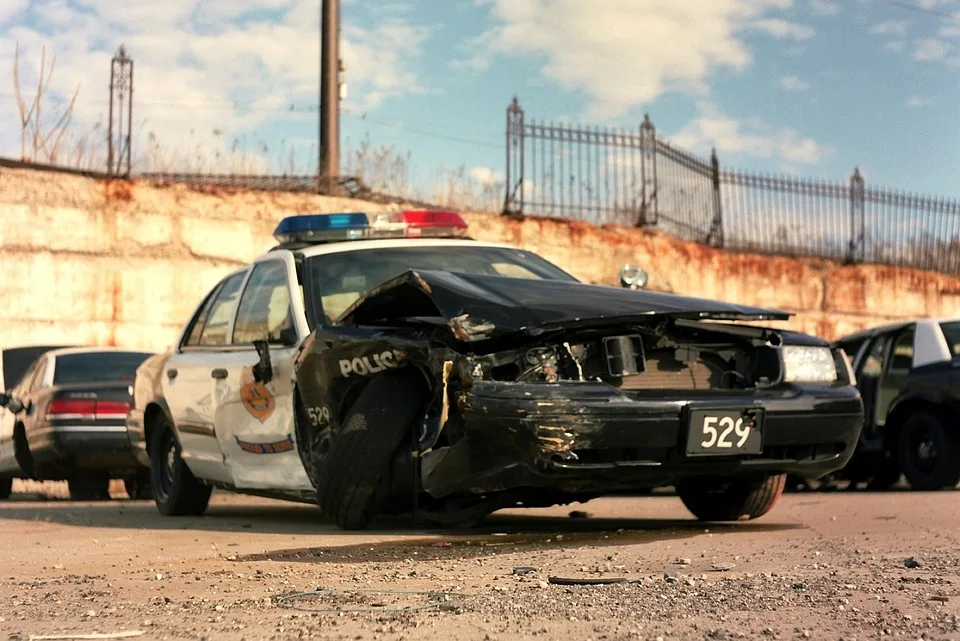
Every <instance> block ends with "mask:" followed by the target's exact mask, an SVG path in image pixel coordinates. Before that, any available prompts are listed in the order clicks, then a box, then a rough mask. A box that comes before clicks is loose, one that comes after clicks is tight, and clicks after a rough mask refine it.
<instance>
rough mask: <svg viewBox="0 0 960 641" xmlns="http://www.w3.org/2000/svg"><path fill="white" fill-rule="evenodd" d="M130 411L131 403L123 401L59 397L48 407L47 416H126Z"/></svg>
mask: <svg viewBox="0 0 960 641" xmlns="http://www.w3.org/2000/svg"><path fill="white" fill-rule="evenodd" d="M128 412H130V404H129V403H124V402H123V401H97V400H88V399H78V398H58V399H56V400H54V401H53V402H52V403H50V407H48V408H47V418H52V419H60V420H63V419H106V418H126V417H127V413H128Z"/></svg>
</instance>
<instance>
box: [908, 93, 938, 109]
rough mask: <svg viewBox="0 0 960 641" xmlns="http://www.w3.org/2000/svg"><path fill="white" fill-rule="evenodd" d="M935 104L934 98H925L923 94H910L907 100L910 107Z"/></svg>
mask: <svg viewBox="0 0 960 641" xmlns="http://www.w3.org/2000/svg"><path fill="white" fill-rule="evenodd" d="M933 104H934V100H933V99H932V98H924V97H923V96H910V98H909V99H908V100H907V106H908V107H929V106H931V105H933Z"/></svg>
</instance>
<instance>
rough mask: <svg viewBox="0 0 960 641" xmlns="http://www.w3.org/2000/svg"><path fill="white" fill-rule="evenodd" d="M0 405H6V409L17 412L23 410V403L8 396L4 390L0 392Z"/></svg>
mask: <svg viewBox="0 0 960 641" xmlns="http://www.w3.org/2000/svg"><path fill="white" fill-rule="evenodd" d="M0 407H6V408H7V410H9V411H10V412H13V413H14V414H17V413H19V412H22V411H23V403H21V402H20V401H18V400H17V399H15V398H14V397H12V396H10V395H9V394H7V393H6V392H4V393H2V394H0Z"/></svg>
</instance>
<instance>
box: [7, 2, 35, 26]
mask: <svg viewBox="0 0 960 641" xmlns="http://www.w3.org/2000/svg"><path fill="white" fill-rule="evenodd" d="M29 4H30V0H3V2H2V3H0V25H2V24H3V23H5V22H8V21H10V20H11V19H12V18H14V17H15V16H16V15H17V14H18V13H20V12H21V11H23V10H24V9H26V8H27V5H29Z"/></svg>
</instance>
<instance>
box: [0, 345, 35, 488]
mask: <svg viewBox="0 0 960 641" xmlns="http://www.w3.org/2000/svg"><path fill="white" fill-rule="evenodd" d="M43 360H44V358H43V357H42V356H41V357H40V358H38V359H37V360H35V361H34V362H33V363H31V364H30V366H29V367H28V368H27V370H26V371H25V372H24V373H23V376H21V377H20V380H19V382H18V381H10V383H15V386H14V387H13V389H8V390H6V392H7V393H8V394H9V395H10V396H11V398H15V399H17V400H18V401H22V402H24V403H26V399H25V398H24V396H25V395H26V392H27V391H28V390H29V389H30V384H31V382H32V381H33V379H34V378H35V376H36V374H37V371H38V369H39V368H40V365H41V364H42V362H43ZM23 414H24V411H21V412H19V413H14V412H12V411H10V410H9V409H8V408H6V407H4V408H0V473H9V472H14V473H19V472H20V465H19V464H18V463H17V460H16V455H15V449H14V448H15V445H14V441H13V430H14V427H15V426H16V424H17V423H18V422H19V421H21V420H22V417H23Z"/></svg>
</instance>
